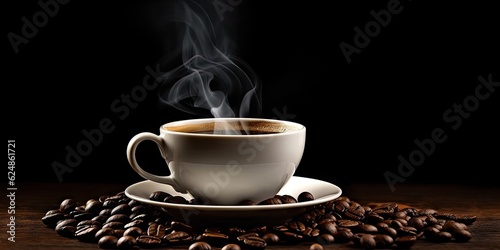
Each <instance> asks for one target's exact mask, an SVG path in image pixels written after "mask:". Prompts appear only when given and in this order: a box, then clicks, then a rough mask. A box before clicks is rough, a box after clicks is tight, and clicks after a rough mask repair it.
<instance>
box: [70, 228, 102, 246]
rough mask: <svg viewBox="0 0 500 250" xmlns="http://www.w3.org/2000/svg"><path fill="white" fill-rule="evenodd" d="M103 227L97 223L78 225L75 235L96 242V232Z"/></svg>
mask: <svg viewBox="0 0 500 250" xmlns="http://www.w3.org/2000/svg"><path fill="white" fill-rule="evenodd" d="M100 229H101V228H100V227H99V226H96V225H84V226H81V227H77V228H76V231H75V237H76V238H77V239H78V240H80V241H83V242H94V241H95V234H96V233H97V231H99V230H100Z"/></svg>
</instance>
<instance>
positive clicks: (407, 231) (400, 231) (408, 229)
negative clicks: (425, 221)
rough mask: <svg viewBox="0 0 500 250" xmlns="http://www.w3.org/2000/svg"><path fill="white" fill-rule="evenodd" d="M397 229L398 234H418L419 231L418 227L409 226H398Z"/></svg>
mask: <svg viewBox="0 0 500 250" xmlns="http://www.w3.org/2000/svg"><path fill="white" fill-rule="evenodd" d="M396 231H397V232H398V236H416V235H417V232H418V231H417V229H416V228H414V227H408V226H407V227H400V228H397V229H396Z"/></svg>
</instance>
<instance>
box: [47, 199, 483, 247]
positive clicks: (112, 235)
mask: <svg viewBox="0 0 500 250" xmlns="http://www.w3.org/2000/svg"><path fill="white" fill-rule="evenodd" d="M301 195H302V196H301ZM301 195H299V196H298V197H297V199H294V197H293V196H290V195H287V194H283V195H275V196H274V197H272V198H269V199H266V200H263V201H261V202H260V203H258V204H255V202H250V201H247V202H248V203H247V205H280V204H288V203H295V202H304V201H307V200H308V199H309V200H312V199H313V197H312V195H311V194H310V193H307V192H303V193H301ZM151 197H152V199H160V200H161V199H162V198H163V200H161V201H162V202H164V201H165V200H169V199H170V202H175V203H181V204H182V203H185V202H189V203H191V204H194V203H193V202H195V201H194V199H193V200H190V201H187V200H186V199H185V198H183V197H182V196H171V195H165V194H162V193H153V194H151ZM155 197H156V198H155ZM243 203H245V202H242V204H243ZM99 204H101V205H99ZM242 204H240V205H242ZM62 209H64V210H62ZM63 211H64V212H63ZM475 220H476V217H475V216H471V215H460V216H457V215H455V214H453V213H441V212H438V211H436V210H433V209H420V210H417V209H415V208H411V207H405V208H404V209H401V210H398V204H397V203H390V202H389V203H384V204H375V203H374V204H367V205H362V204H360V203H358V202H356V201H353V200H351V199H349V198H348V197H346V196H341V197H339V198H337V199H334V200H331V201H328V202H325V203H323V204H319V205H316V206H314V207H311V208H310V209H308V210H307V211H305V212H304V213H301V214H299V215H297V216H295V217H293V218H290V220H287V222H286V223H284V224H278V225H253V226H251V227H239V226H237V225H231V226H229V227H221V226H215V225H214V226H213V227H211V226H209V225H205V226H204V227H201V225H189V224H185V223H183V222H180V221H176V220H174V219H173V217H171V216H170V215H169V214H167V213H166V212H164V211H163V210H160V209H157V208H156V207H154V206H150V205H147V204H142V203H141V202H139V201H137V200H131V199H130V198H128V197H127V196H126V195H125V194H124V192H120V193H117V194H115V195H111V196H105V195H103V196H100V197H99V198H98V199H88V200H87V202H86V203H85V204H84V205H78V204H77V203H76V201H75V200H72V199H66V200H63V202H61V204H60V205H59V207H58V208H57V209H51V210H48V211H47V212H46V214H45V215H44V216H43V217H42V222H43V223H44V224H46V225H47V226H49V227H52V228H54V229H55V231H56V232H57V233H58V234H59V235H61V236H63V237H67V238H72V237H75V238H77V239H78V240H80V241H85V242H94V243H97V244H98V246H99V247H100V248H120V249H128V248H133V247H135V246H139V247H141V248H154V247H160V246H166V247H169V246H179V247H182V246H186V247H188V246H189V247H190V248H192V249H211V248H212V246H214V247H216V248H217V249H220V247H222V249H224V250H230V249H241V248H243V249H249V250H250V249H255V250H258V249H264V248H265V247H266V246H268V245H279V244H295V243H300V242H303V243H307V242H311V245H309V248H310V249H316V248H318V249H320V247H321V249H322V247H323V246H324V245H327V244H334V243H339V244H341V243H348V242H350V241H352V242H353V243H354V246H357V247H360V248H365V249H373V248H395V247H397V248H409V247H411V246H412V245H413V244H415V242H416V241H417V238H422V239H426V240H428V241H431V242H436V243H439V242H450V241H452V240H453V239H454V240H455V241H456V242H466V241H469V240H470V239H471V238H472V234H471V233H470V232H469V231H468V226H467V225H470V224H471V223H473V222H474V221H475ZM113 242H114V243H115V244H113ZM120 242H121V244H120ZM236 243H237V244H236ZM393 245H395V246H393ZM208 247H210V248H208Z"/></svg>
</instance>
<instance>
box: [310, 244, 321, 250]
mask: <svg viewBox="0 0 500 250" xmlns="http://www.w3.org/2000/svg"><path fill="white" fill-rule="evenodd" d="M309 250H323V246H322V245H320V244H318V243H313V244H311V245H310V246H309Z"/></svg>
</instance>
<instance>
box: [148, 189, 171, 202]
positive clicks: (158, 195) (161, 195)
mask: <svg viewBox="0 0 500 250" xmlns="http://www.w3.org/2000/svg"><path fill="white" fill-rule="evenodd" d="M171 196H172V195H171V194H169V193H167V192H164V191H155V192H153V193H151V194H150V195H149V199H150V200H152V201H164V200H165V199H166V198H167V197H171Z"/></svg>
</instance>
